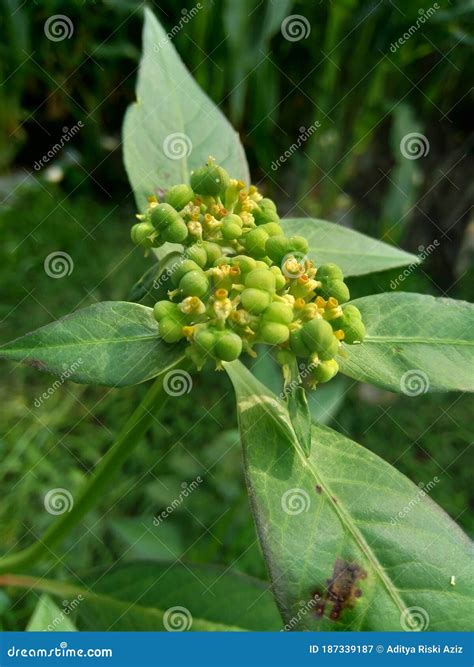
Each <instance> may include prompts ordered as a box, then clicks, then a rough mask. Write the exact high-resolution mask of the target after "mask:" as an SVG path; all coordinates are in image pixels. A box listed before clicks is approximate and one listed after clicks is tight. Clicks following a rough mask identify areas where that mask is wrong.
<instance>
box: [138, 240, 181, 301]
mask: <svg viewBox="0 0 474 667" xmlns="http://www.w3.org/2000/svg"><path fill="white" fill-rule="evenodd" d="M182 257H183V254H182V252H179V251H176V250H173V251H171V252H169V253H167V254H166V255H165V256H164V257H162V259H160V260H159V261H158V262H155V264H153V266H151V267H150V268H149V269H148V271H146V272H145V273H144V274H143V276H142V277H141V278H140V280H138V281H137V282H136V283H135V285H134V286H133V287H132V289H131V291H130V294H129V298H130V301H134V302H136V303H138V302H140V301H144V300H145V298H146V297H149V298H150V299H151V300H152V302H153V304H155V303H156V302H157V301H160V300H161V299H167V298H168V290H170V289H173V286H172V285H171V280H170V277H171V274H172V273H173V271H174V270H175V269H176V267H177V266H178V264H179V260H180V259H181V258H182Z"/></svg>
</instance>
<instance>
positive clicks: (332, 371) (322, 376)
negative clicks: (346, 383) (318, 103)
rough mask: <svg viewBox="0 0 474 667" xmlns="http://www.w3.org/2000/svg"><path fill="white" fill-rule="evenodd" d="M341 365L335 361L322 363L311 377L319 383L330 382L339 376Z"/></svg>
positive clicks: (329, 360) (330, 360)
mask: <svg viewBox="0 0 474 667" xmlns="http://www.w3.org/2000/svg"><path fill="white" fill-rule="evenodd" d="M338 370H339V364H338V363H337V361H336V360H335V359H328V361H321V363H319V364H318V365H317V366H316V368H315V369H314V370H313V371H312V373H311V375H312V376H313V378H314V379H315V380H316V381H317V382H329V380H332V378H333V377H334V376H335V375H336V374H337V372H338Z"/></svg>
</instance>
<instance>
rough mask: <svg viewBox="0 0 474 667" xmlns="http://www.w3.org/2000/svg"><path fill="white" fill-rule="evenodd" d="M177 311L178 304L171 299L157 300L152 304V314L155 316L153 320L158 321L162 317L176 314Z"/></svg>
mask: <svg viewBox="0 0 474 667" xmlns="http://www.w3.org/2000/svg"><path fill="white" fill-rule="evenodd" d="M177 311H178V306H177V304H176V303H173V302H172V301H157V303H155V305H154V306H153V315H154V317H155V320H157V322H159V321H160V320H162V319H163V318H164V317H168V316H171V317H174V316H176V315H177Z"/></svg>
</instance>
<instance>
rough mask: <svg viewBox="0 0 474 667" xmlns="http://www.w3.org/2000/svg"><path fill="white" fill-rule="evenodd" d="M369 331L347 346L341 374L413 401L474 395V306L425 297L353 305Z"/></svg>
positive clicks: (396, 296) (386, 297)
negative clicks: (445, 395)
mask: <svg viewBox="0 0 474 667" xmlns="http://www.w3.org/2000/svg"><path fill="white" fill-rule="evenodd" d="M351 303H352V304H354V306H357V308H359V310H360V312H361V313H362V319H363V321H364V324H365V326H366V329H367V336H366V338H365V340H364V342H363V344H362V345H344V346H343V350H342V352H341V354H340V355H339V358H338V362H339V364H340V366H341V371H342V372H343V373H345V374H346V375H349V376H350V377H352V378H355V379H356V380H361V381H363V382H370V383H372V384H375V385H377V386H379V387H384V388H386V389H390V390H391V391H397V392H402V393H404V394H406V395H408V396H419V395H421V394H424V393H426V392H428V391H429V392H435V391H474V373H473V370H472V369H473V364H474V306H473V305H472V304H469V303H467V302H465V301H455V300H454V299H441V298H437V297H432V296H427V295H424V294H411V293H410V294H408V293H403V292H395V293H393V294H377V295H373V296H367V297H363V298H361V299H355V300H354V301H351Z"/></svg>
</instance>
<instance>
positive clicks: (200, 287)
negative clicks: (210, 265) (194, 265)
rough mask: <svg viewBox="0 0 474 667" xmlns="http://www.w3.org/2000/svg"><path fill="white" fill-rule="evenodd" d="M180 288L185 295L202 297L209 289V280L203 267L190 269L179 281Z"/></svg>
mask: <svg viewBox="0 0 474 667" xmlns="http://www.w3.org/2000/svg"><path fill="white" fill-rule="evenodd" d="M179 289H180V290H181V293H182V294H183V295H184V296H199V297H202V296H204V295H205V294H206V292H207V291H208V290H209V280H208V279H207V277H206V275H205V274H204V273H203V271H202V269H199V271H189V272H188V273H186V274H185V275H184V276H183V277H182V278H181V280H180V281H179Z"/></svg>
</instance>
